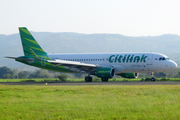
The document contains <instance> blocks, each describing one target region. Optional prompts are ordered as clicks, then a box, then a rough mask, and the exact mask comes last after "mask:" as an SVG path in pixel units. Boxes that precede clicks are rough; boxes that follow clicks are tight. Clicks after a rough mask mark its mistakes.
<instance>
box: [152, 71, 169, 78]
mask: <svg viewBox="0 0 180 120" xmlns="http://www.w3.org/2000/svg"><path fill="white" fill-rule="evenodd" d="M154 76H155V77H157V78H163V77H166V73H164V72H159V73H155V74H154Z"/></svg>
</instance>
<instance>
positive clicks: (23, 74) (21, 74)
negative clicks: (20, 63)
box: [18, 71, 28, 79]
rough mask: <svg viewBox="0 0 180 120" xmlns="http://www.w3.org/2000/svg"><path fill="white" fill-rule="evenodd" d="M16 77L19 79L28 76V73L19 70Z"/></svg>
mask: <svg viewBox="0 0 180 120" xmlns="http://www.w3.org/2000/svg"><path fill="white" fill-rule="evenodd" d="M18 77H19V78H20V79H23V78H24V79H25V78H27V77H28V73H27V72H26V71H21V72H19V73H18Z"/></svg>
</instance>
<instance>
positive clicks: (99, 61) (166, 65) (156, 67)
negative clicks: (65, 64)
mask: <svg viewBox="0 0 180 120" xmlns="http://www.w3.org/2000/svg"><path fill="white" fill-rule="evenodd" d="M48 57H49V58H50V59H52V60H65V61H76V62H81V63H87V64H95V65H98V66H102V67H113V68H114V69H115V72H116V74H118V73H123V72H124V73H131V72H146V73H150V72H164V71H169V70H172V69H174V68H176V67H177V64H176V63H175V62H174V61H172V60H170V59H169V58H168V57H167V56H166V55H163V54H160V53H103V54H102V53H99V54H48Z"/></svg>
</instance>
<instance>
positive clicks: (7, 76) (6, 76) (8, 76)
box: [3, 73, 11, 79]
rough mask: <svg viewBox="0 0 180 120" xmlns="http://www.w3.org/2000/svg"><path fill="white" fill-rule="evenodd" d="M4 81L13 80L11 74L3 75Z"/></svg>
mask: <svg viewBox="0 0 180 120" xmlns="http://www.w3.org/2000/svg"><path fill="white" fill-rule="evenodd" d="M3 78H4V79H10V78H11V74H9V73H7V74H4V75H3Z"/></svg>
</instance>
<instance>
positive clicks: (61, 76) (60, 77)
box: [57, 74, 68, 82]
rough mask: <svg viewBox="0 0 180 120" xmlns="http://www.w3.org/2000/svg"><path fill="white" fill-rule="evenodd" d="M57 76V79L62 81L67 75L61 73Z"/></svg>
mask: <svg viewBox="0 0 180 120" xmlns="http://www.w3.org/2000/svg"><path fill="white" fill-rule="evenodd" d="M57 77H58V78H59V80H61V81H62V82H65V81H67V78H68V76H67V75H66V74H62V75H59V76H57Z"/></svg>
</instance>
